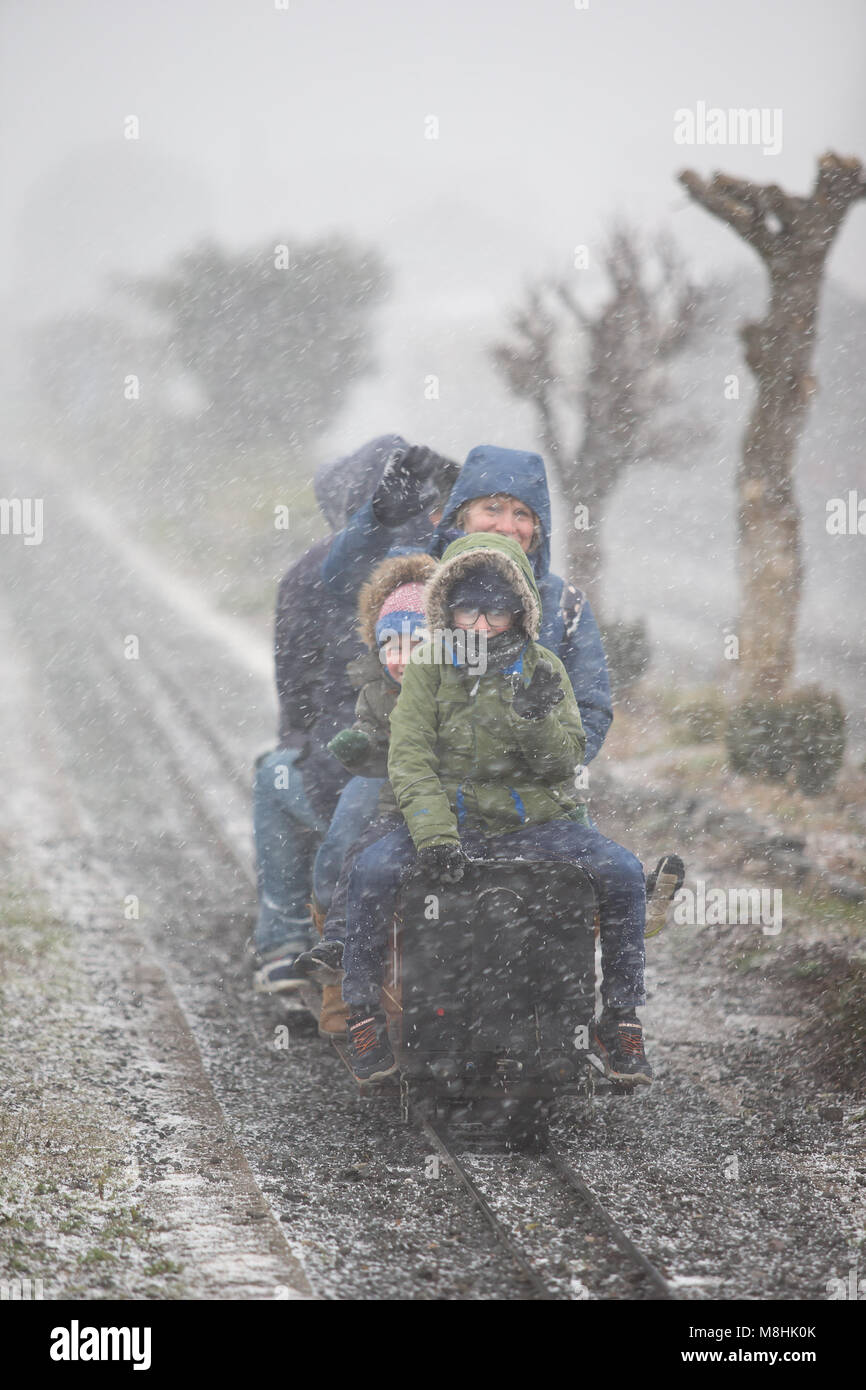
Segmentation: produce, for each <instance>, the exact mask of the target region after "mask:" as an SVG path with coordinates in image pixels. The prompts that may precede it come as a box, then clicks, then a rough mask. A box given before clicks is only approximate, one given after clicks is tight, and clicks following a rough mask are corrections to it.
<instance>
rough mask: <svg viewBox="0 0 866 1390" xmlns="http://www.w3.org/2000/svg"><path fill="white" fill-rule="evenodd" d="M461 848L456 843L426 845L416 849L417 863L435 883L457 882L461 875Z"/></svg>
mask: <svg viewBox="0 0 866 1390" xmlns="http://www.w3.org/2000/svg"><path fill="white" fill-rule="evenodd" d="M464 862H465V861H464V856H463V850H462V849H461V848H460V845H459V843H458V844H447V845H427V846H426V847H425V848H424V849H419V851H418V864H419V866H420V868H421V869H423V870H424V872H425V873H427V874H429V875H430V877H431V878H432V879H433V881H434V882H435V883H459V882H460V880H461V878H462V877H463V865H464Z"/></svg>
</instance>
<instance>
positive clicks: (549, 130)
mask: <svg viewBox="0 0 866 1390" xmlns="http://www.w3.org/2000/svg"><path fill="white" fill-rule="evenodd" d="M276 2H277V3H282V0H276ZM287 6H288V8H287V9H286V10H282V9H277V8H276V7H275V0H150V3H147V4H142V5H118V4H116V3H115V0H77V3H72V4H69V3H63V2H62V0H5V4H4V5H3V7H2V18H0V50H2V57H0V62H2V72H0V92H2V96H0V120H2V129H3V148H2V164H0V178H2V183H3V188H4V193H5V207H6V216H5V218H4V219H3V223H2V231H0V277H2V278H0V293H2V294H3V296H4V298H5V300H6V303H7V306H9V307H10V308H11V309H12V311H13V312H14V313H15V315H16V316H18V315H19V314H20V315H26V316H27V317H30V316H31V315H37V314H43V313H51V312H55V311H56V310H57V309H58V308H61V307H66V305H69V304H74V303H81V302H88V301H91V302H92V301H94V300H95V299H98V290H99V287H100V285H101V284H102V283H103V282H104V281H105V279H106V277H107V276H108V275H109V274H110V273H111V272H113V271H115V270H117V269H118V268H121V267H130V268H140V267H144V266H156V265H159V264H160V263H161V262H162V261H163V260H165V258H166V257H167V256H168V255H170V254H171V253H172V251H174V250H176V249H178V248H180V247H181V246H183V245H185V244H187V243H188V242H189V241H190V240H192V239H193V238H195V237H196V236H200V235H203V234H205V233H211V234H214V235H216V236H218V237H219V238H221V239H223V240H225V241H226V242H228V243H229V244H235V245H243V244H248V243H254V242H256V241H261V240H262V238H266V237H270V236H271V235H272V234H276V233H279V234H282V235H284V236H285V238H286V239H287V240H288V241H291V239H292V237H295V238H298V237H309V236H312V235H314V234H317V233H321V232H323V231H325V230H340V231H344V232H347V233H352V234H354V235H357V236H359V237H362V238H364V239H367V240H370V241H372V242H374V243H375V244H377V245H379V246H381V247H382V248H383V249H384V251H385V252H386V254H387V255H388V257H389V260H390V261H391V263H392V265H393V266H394V269H395V272H396V285H395V294H396V295H397V296H399V298H400V301H401V303H403V304H404V305H406V306H408V308H409V309H410V310H411V308H412V306H413V305H419V306H429V305H430V304H431V303H432V302H434V301H439V302H448V303H451V304H454V305H461V306H463V308H464V309H466V310H468V311H470V312H471V310H472V309H473V307H474V306H476V305H477V306H478V308H479V311H483V310H484V309H485V308H486V307H487V306H489V305H491V304H493V303H498V302H501V301H503V300H505V299H508V298H513V297H514V295H515V292H516V291H518V290H519V287H520V285H521V284H522V282H523V280H524V279H525V277H526V276H528V275H529V274H533V273H537V272H538V271H540V270H550V271H560V272H563V271H565V272H568V271H569V270H571V269H572V264H573V248H574V246H575V245H576V244H579V243H584V244H588V245H589V246H590V248H592V247H593V245H594V244H597V241H598V238H599V235H600V232H601V230H602V228H603V225H604V223H605V221H606V220H607V219H608V218H609V216H610V215H611V214H612V213H614V212H616V211H618V210H619V211H627V212H628V213H629V214H630V215H631V216H632V217H634V218H635V219H636V220H638V221H640V222H644V223H646V224H647V225H651V226H655V225H658V224H659V223H661V222H665V223H667V224H668V225H670V226H671V227H672V228H673V230H674V231H675V232H676V234H677V235H678V236H679V237H680V239H681V240H682V241H683V242H684V243H685V244H686V246H687V247H688V249H689V251H690V253H691V254H692V255H693V256H694V258H695V259H696V261H697V262H698V264H699V265H704V266H716V265H717V264H721V265H722V266H725V265H727V266H730V265H731V264H732V263H733V264H737V263H738V262H739V263H742V261H743V260H744V259H745V258H747V257H748V252H746V251H745V250H744V249H743V248H742V247H741V246H740V245H739V244H738V242H737V240H736V238H735V237H734V236H733V234H732V233H731V232H730V231H728V230H727V229H726V228H724V227H722V226H721V225H720V224H717V223H716V222H715V221H714V220H713V219H712V218H710V217H709V216H708V215H707V214H706V213H705V212H703V211H702V210H701V209H699V208H697V207H694V206H693V205H691V204H690V203H689V202H688V201H687V199H686V197H685V195H684V194H683V193H682V192H681V191H680V190H679V188H678V187H677V185H676V184H675V182H674V175H675V173H676V171H677V170H678V169H681V168H683V167H685V166H691V167H694V168H697V169H698V170H699V171H702V172H709V171H711V170H712V169H715V168H719V167H721V168H724V169H725V170H727V171H730V172H735V173H740V174H743V175H746V176H750V177H754V178H757V179H760V180H762V181H770V180H772V181H775V182H779V183H781V184H782V185H783V186H785V187H786V188H790V189H793V190H799V191H804V192H805V191H806V190H807V188H808V187H809V186H810V184H811V181H812V178H813V176H814V167H815V159H816V156H817V155H818V154H820V153H821V152H822V151H823V150H825V149H827V148H832V149H835V150H837V151H838V152H840V153H842V154H854V153H857V154H860V155H861V156H862V155H863V154H864V152H866V138H864V137H866V95H864V93H866V84H864V82H863V68H864V64H863V58H864V52H866V42H864V40H866V6H864V5H863V4H862V0H828V2H827V3H823V4H821V5H815V4H813V3H811V0H762V3H761V4H760V5H755V4H754V0H729V2H728V3H724V4H715V3H706V2H702V0H661V2H660V3H656V4H648V3H646V0H619V2H617V0H589V8H588V9H587V10H579V9H577V8H576V7H575V4H574V0H540V3H539V2H538V0H536V3H532V2H531V0H498V2H497V0H476V2H475V3H467V0H437V2H436V3H423V4H420V3H407V0H361V3H358V2H357V0H355V2H354V3H349V0H327V3H321V0H287ZM698 101H703V102H706V103H707V104H708V105H710V106H721V107H723V108H729V107H741V106H746V107H750V106H757V107H767V108H771V109H772V108H781V111H782V119H783V148H782V152H781V153H780V154H779V155H778V156H766V155H763V154H762V153H761V151H760V149H754V148H749V147H744V146H727V147H726V146H722V147H718V146H715V147H714V146H703V147H695V148H683V147H681V146H678V145H676V144H675V143H674V140H673V129H674V112H675V110H677V109H678V108H684V107H689V108H691V107H694V106H695V104H696V103H697V102H698ZM130 114H134V115H135V116H137V117H138V119H139V121H140V123H141V137H140V139H139V140H138V141H130V140H126V139H124V137H123V121H124V118H125V117H126V116H128V115H130ZM430 115H433V116H435V117H436V118H437V119H438V121H439V138H438V139H437V140H428V139H425V119H426V118H427V117H428V116H430ZM864 240H866V207H861V208H859V209H858V210H856V211H855V212H853V213H852V214H851V216H850V217H849V219H848V224H847V226H846V228H845V230H844V231H843V233H842V236H841V237H840V239H839V242H838V244H837V246H836V248H835V249H834V251H833V255H832V261H831V270H832V273H833V275H834V276H835V277H837V278H840V279H842V280H843V281H845V282H847V283H848V284H849V285H850V286H851V287H852V288H853V289H856V290H858V291H859V292H861V293H862V292H864V291H866V258H864V256H863V249H864ZM10 301H11V302H10Z"/></svg>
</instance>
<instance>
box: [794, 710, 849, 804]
mask: <svg viewBox="0 0 866 1390" xmlns="http://www.w3.org/2000/svg"><path fill="white" fill-rule="evenodd" d="M788 718H789V724H790V730H791V748H792V752H793V757H794V765H795V769H796V772H795V775H796V780H797V786H798V787H799V788H800V791H801V792H803V793H804V794H805V795H806V796H817V795H818V794H819V793H820V792H823V791H826V790H827V788H828V787H832V785H833V783H834V782H835V781H836V778H837V776H838V775H839V769H840V767H841V766H842V759H843V757H844V756H845V711H844V710H843V708H842V702H841V701H840V699H839V697H838V695H836V694H835V693H832V692H828V691H826V690H822V689H821V688H820V686H817V685H811V686H804V687H803V689H802V690H798V691H796V692H795V693H794V695H792V696H791V699H790V700H789V701H788Z"/></svg>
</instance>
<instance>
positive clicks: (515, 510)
mask: <svg viewBox="0 0 866 1390" xmlns="http://www.w3.org/2000/svg"><path fill="white" fill-rule="evenodd" d="M537 522H538V517H537V516H536V515H535V512H534V511H532V509H531V508H530V507H527V505H526V503H525V502H521V501H520V500H519V499H518V498H517V497H510V496H509V495H508V494H507V493H497V494H496V495H495V496H493V497H476V498H474V499H473V500H472V501H471V502H467V503H465V505H464V506H463V507H461V508H460V511H459V513H458V517H457V523H458V525H459V526H462V527H463V530H464V531H465V532H466V533H467V534H471V533H473V532H477V531H494V532H496V534H497V535H499V536H511V538H512V540H515V541H517V543H518V545H519V546H520V548H521V549H522V551H523V553H524V554H525V555H527V554H528V553H529V549H530V547H531V545H532V541H533V538H534V536H535V527H536V525H537Z"/></svg>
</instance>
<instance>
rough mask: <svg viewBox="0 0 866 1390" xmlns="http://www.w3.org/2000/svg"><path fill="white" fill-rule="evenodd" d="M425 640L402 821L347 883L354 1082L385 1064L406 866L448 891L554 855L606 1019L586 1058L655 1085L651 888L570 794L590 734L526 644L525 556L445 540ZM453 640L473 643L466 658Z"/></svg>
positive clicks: (478, 539)
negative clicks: (590, 945) (585, 939)
mask: <svg viewBox="0 0 866 1390" xmlns="http://www.w3.org/2000/svg"><path fill="white" fill-rule="evenodd" d="M425 611H426V616H427V627H428V633H429V636H428V640H427V641H426V642H425V643H423V644H422V645H421V647H420V648H419V650H418V651H417V652H416V653H415V654H414V656H413V659H412V663H411V664H410V665H409V667H408V668H407V670H406V672H405V674H404V677H403V683H402V687H401V691H400V695H399V698H398V700H397V703H396V705H395V706H394V710H393V712H392V714H391V720H390V723H391V742H390V751H389V754H388V776H389V779H390V782H391V787H392V789H393V792H394V795H395V797H396V800H397V804H398V805H399V808H400V811H401V812H402V815H403V818H404V823H403V824H402V825H400V826H399V827H398V828H397V829H395V830H393V831H392V832H391V833H390V834H388V835H387V836H385V837H383V838H382V839H380V840H378V841H377V842H376V843H375V844H373V845H371V846H370V847H369V848H368V849H366V850H364V852H363V853H362V854H360V855H359V856H358V858H357V860H356V861H355V865H354V867H353V869H352V872H351V875H350V877H349V885H348V901H347V925H346V944H345V951H344V955H343V968H344V970H345V977H344V980H343V999H344V1000H345V1002H346V1004H347V1006H348V1008H349V1011H350V1015H351V1017H350V1018H349V1022H348V1039H349V1055H350V1059H351V1061H352V1066H353V1069H354V1071H355V1074H356V1076H358V1078H359V1079H361V1080H376V1079H379V1078H380V1077H384V1076H387V1075H388V1074H390V1072H392V1071H394V1070H395V1068H396V1062H395V1060H394V1057H393V1053H392V1052H391V1048H390V1044H389V1042H388V1036H387V1028H386V1024H385V1019H384V1016H383V1015H382V1014H381V1013H380V1012H379V1010H378V1002H377V1001H378V995H379V987H380V985H381V982H382V968H383V952H384V941H385V935H386V930H387V926H388V924H389V922H390V920H391V918H392V916H393V913H394V909H395V904H396V898H397V894H398V892H399V887H400V882H401V879H402V877H403V874H404V873H405V871H406V870H407V869H408V868H409V867H410V866H411V865H412V864H414V863H416V862H417V863H418V864H419V865H420V866H421V867H422V869H423V870H424V871H426V872H427V873H429V875H430V880H431V884H434V885H435V884H437V883H439V882H455V881H458V880H459V879H460V878H461V877H462V875H463V865H464V863H465V862H466V858H467V857H469V858H481V857H483V858H485V859H489V858H499V859H502V860H503V861H507V860H509V859H516V858H519V859H538V860H544V861H550V860H561V861H564V862H567V863H576V864H579V865H580V866H581V867H582V868H585V869H586V870H587V871H588V872H589V873H590V874H591V875H592V878H593V881H594V883H595V886H596V890H597V893H598V899H599V916H600V923H601V942H602V967H603V974H604V981H603V985H602V999H603V1001H604V1012H603V1014H602V1018H601V1019H600V1021H599V1023H598V1025H597V1028H596V1036H595V1043H594V1050H595V1051H596V1052H597V1053H598V1055H599V1056H600V1058H601V1060H602V1063H603V1065H604V1066H605V1070H606V1071H607V1072H608V1075H610V1076H611V1077H614V1078H616V1079H617V1080H623V1081H627V1082H631V1083H637V1082H640V1083H643V1084H646V1085H648V1084H650V1082H651V1081H652V1069H651V1067H650V1064H649V1062H648V1061H647V1058H646V1055H645V1053H644V1049H643V1034H642V1029H641V1025H640V1023H639V1021H638V1019H637V1016H636V1014H635V1007H636V1006H637V1005H638V1004H642V1003H643V1002H644V992H643V970H644V925H645V907H646V891H645V880H644V873H643V869H642V867H641V864H640V862H639V860H638V859H637V858H636V857H635V856H634V855H633V854H631V853H630V852H629V851H628V850H626V849H624V848H623V847H622V846H621V845H618V844H616V843H615V842H614V841H612V840H608V839H606V838H605V837H604V836H603V835H601V834H599V832H598V831H597V830H596V829H595V828H594V827H593V826H591V825H588V824H587V823H586V818H585V814H584V812H583V810H582V807H581V805H580V802H579V800H578V797H577V796H576V794H575V788H574V777H575V770H576V768H577V767H578V766H579V765H580V763H581V760H582V757H583V752H584V747H585V738H584V732H583V727H582V724H581V720H580V712H579V710H578V707H577V703H576V701H575V698H574V692H573V689H572V685H571V682H570V680H569V679H568V676H567V674H566V671H565V668H564V667H563V665H562V663H561V662H560V661H559V659H558V658H557V657H556V656H555V655H554V654H553V653H552V652H550V651H548V650H547V649H546V648H544V647H542V646H540V645H539V644H538V643H537V641H536V640H535V638H536V635H537V633H538V625H539V618H540V612H541V602H540V598H539V593H538V589H537V587H536V583H535V579H534V576H533V572H532V568H531V565H530V563H529V561H528V560H527V558H526V556H525V555H524V553H523V551H522V549H521V547H520V546H519V545H518V544H517V543H516V542H515V541H513V540H511V539H510V538H509V537H506V536H501V535H498V534H496V533H490V532H487V533H483V534H478V533H475V534H472V535H467V536H463V537H461V538H460V539H459V540H456V541H454V542H452V544H451V545H449V546H448V548H447V549H446V551H445V553H444V555H443V557H442V562H441V564H440V566H439V568H438V570H437V571H436V573H435V574H434V575H433V577H432V579H431V580H430V582H429V584H428V586H427V590H426V595H425ZM449 634H450V635H451V636H452V639H453V637H454V636H457V635H459V634H466V635H467V637H470V636H471V637H476V638H480V639H482V646H481V649H480V650H479V651H477V652H475V653H474V657H475V659H474V660H470V659H468V658H469V656H470V655H473V649H472V646H471V644H470V643H468V642H467V643H466V645H465V650H464V648H463V647H462V646H461V644H460V643H459V642H455V641H453V640H443V638H445V639H447V638H448V636H449Z"/></svg>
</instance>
